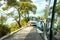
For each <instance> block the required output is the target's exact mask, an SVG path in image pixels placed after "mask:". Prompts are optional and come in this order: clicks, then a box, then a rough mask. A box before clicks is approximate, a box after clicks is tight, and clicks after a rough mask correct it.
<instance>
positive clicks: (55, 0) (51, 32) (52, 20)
mask: <svg viewBox="0 0 60 40" xmlns="http://www.w3.org/2000/svg"><path fill="white" fill-rule="evenodd" d="M56 2H57V0H54V5H53V10H52V19H51V27H50V40H53V39H52V37H53V31H52V26H53V22H54V15H55V14H54V13H55V6H56Z"/></svg>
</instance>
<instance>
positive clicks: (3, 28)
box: [0, 24, 10, 37]
mask: <svg viewBox="0 0 60 40" xmlns="http://www.w3.org/2000/svg"><path fill="white" fill-rule="evenodd" d="M8 33H10V28H9V27H8V25H1V24H0V37H2V36H4V35H6V34H8Z"/></svg>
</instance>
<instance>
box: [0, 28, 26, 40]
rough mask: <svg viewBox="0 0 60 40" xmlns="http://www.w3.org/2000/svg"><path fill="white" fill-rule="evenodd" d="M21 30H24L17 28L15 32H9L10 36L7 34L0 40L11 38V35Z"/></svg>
mask: <svg viewBox="0 0 60 40" xmlns="http://www.w3.org/2000/svg"><path fill="white" fill-rule="evenodd" d="M23 28H25V27H22V28H19V29H17V30H16V31H13V32H11V33H10V34H7V35H5V36H3V37H1V38H0V40H3V39H5V38H7V37H9V36H11V35H12V34H14V33H16V32H18V31H19V30H21V29H23Z"/></svg>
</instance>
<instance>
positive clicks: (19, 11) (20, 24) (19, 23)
mask: <svg viewBox="0 0 60 40" xmlns="http://www.w3.org/2000/svg"><path fill="white" fill-rule="evenodd" d="M18 14H19V21H18V25H19V27H21V24H20V9H18Z"/></svg>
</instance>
